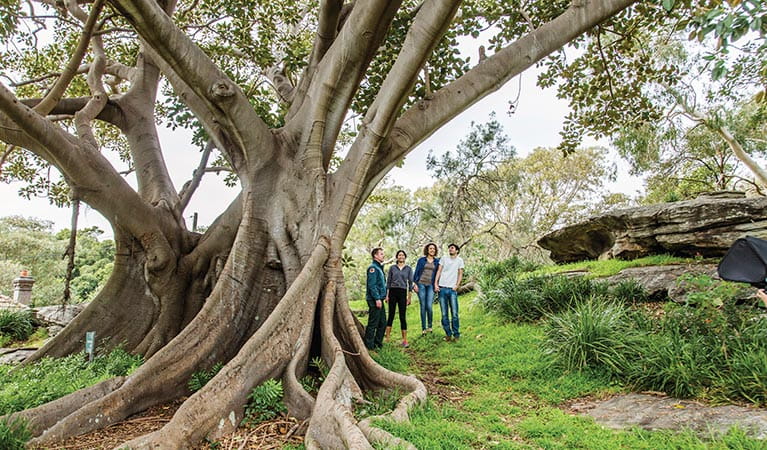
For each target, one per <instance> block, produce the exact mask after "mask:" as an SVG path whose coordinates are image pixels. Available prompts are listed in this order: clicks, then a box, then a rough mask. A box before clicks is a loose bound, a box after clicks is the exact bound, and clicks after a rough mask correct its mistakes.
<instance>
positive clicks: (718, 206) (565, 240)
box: [538, 193, 767, 262]
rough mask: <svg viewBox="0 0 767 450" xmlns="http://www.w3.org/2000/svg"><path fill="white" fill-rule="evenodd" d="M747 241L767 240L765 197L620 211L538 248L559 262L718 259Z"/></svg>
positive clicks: (548, 238)
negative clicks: (653, 257) (661, 256)
mask: <svg viewBox="0 0 767 450" xmlns="http://www.w3.org/2000/svg"><path fill="white" fill-rule="evenodd" d="M746 235H751V236H757V237H765V236H767V197H757V198H745V197H744V196H743V195H742V193H741V194H738V193H729V194H728V195H722V194H718V195H701V196H700V197H698V198H697V199H695V200H687V201H681V202H673V203H661V204H657V205H650V206H641V207H636V208H625V209H618V210H614V211H610V212H607V213H605V214H603V215H600V216H595V217H592V218H590V219H588V220H586V221H584V222H581V223H577V224H575V225H570V226H567V227H564V228H561V229H559V230H556V231H553V232H551V233H549V234H547V235H545V236H543V237H542V238H541V239H539V240H538V245H540V246H541V247H543V248H545V249H547V250H549V251H550V252H551V255H550V257H551V259H552V260H554V261H556V262H573V261H582V260H588V259H600V258H601V259H609V258H620V259H634V258H639V257H642V256H647V255H652V254H662V253H668V254H671V255H677V256H698V255H700V256H704V257H716V256H722V255H724V253H725V252H726V251H727V249H728V248H729V247H730V245H732V243H733V242H734V241H735V240H736V239H738V238H741V237H744V236H746Z"/></svg>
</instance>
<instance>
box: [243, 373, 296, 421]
mask: <svg viewBox="0 0 767 450" xmlns="http://www.w3.org/2000/svg"><path fill="white" fill-rule="evenodd" d="M248 400H249V401H248V404H247V405H246V406H245V419H243V424H244V425H251V424H255V423H259V422H263V421H265V420H270V419H273V418H275V417H277V415H278V414H280V413H283V412H285V411H286V408H285V404H283V403H282V384H281V383H280V382H279V381H277V380H274V379H272V380H266V381H265V382H264V383H263V384H260V385H258V386H256V387H254V388H253V390H252V391H251V392H250V395H248Z"/></svg>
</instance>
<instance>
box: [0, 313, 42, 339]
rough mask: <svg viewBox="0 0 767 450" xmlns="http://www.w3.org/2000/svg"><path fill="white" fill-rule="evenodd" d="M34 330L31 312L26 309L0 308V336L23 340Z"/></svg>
mask: <svg viewBox="0 0 767 450" xmlns="http://www.w3.org/2000/svg"><path fill="white" fill-rule="evenodd" d="M33 331H34V326H33V325H32V314H31V313H30V312H28V311H10V310H7V309H3V310H0V336H6V337H8V338H10V339H12V340H15V341H24V340H26V339H27V338H28V337H29V336H30V335H32V332H33Z"/></svg>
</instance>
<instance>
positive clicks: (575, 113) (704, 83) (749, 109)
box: [539, 1, 767, 203]
mask: <svg viewBox="0 0 767 450" xmlns="http://www.w3.org/2000/svg"><path fill="white" fill-rule="evenodd" d="M661 3H663V4H664V5H665V6H668V5H667V4H668V3H673V4H675V7H673V8H671V7H668V8H666V9H664V8H663V7H662V6H661ZM732 3H733V5H730V6H727V5H726V4H725V2H712V3H709V4H706V5H705V6H704V5H701V4H699V3H698V2H689V1H676V2H674V1H668V2H667V1H664V2H643V3H641V4H640V5H637V7H636V10H637V12H638V14H636V15H624V16H620V17H618V18H616V19H615V20H613V21H612V22H611V23H607V24H604V25H602V26H600V27H597V29H596V30H594V31H593V32H592V33H590V35H589V38H588V39H587V42H586V43H585V44H586V45H585V46H584V47H583V49H582V51H581V52H579V54H578V55H576V56H575V57H568V56H570V55H566V54H565V53H566V52H565V51H563V52H562V53H560V55H558V56H556V57H553V58H551V59H550V60H549V61H548V62H547V63H546V65H547V70H546V71H545V72H544V73H543V74H542V75H541V77H540V78H539V84H540V85H541V86H544V87H550V86H551V87H553V86H557V89H558V96H559V97H561V98H564V99H567V100H568V101H569V104H570V108H571V112H570V113H569V114H568V116H567V117H566V119H565V123H564V127H563V130H562V132H561V135H562V144H561V146H560V147H561V148H562V149H564V150H565V151H573V150H574V149H575V148H576V147H577V146H578V145H579V143H580V142H581V140H582V138H583V136H585V135H590V136H592V137H595V138H603V137H607V138H610V139H612V141H613V144H614V145H615V147H616V148H617V149H618V151H619V152H620V153H621V156H623V157H624V158H626V159H627V160H628V161H629V162H630V163H631V165H632V169H633V171H634V172H635V173H642V174H646V175H649V180H648V186H647V187H648V190H649V191H650V192H649V195H648V198H647V199H645V201H646V202H648V203H650V202H658V201H662V200H664V199H665V198H666V196H667V195H669V194H672V195H673V197H671V198H690V197H694V196H695V195H696V194H697V193H699V192H703V191H707V190H715V189H732V188H739V189H752V188H754V187H755V186H754V182H753V176H754V175H753V174H749V173H748V171H747V170H745V169H744V167H743V165H742V164H741V160H743V159H744V157H742V156H740V155H739V154H737V153H736V152H735V150H734V149H733V148H732V145H731V144H730V143H729V142H728V141H727V139H726V138H725V134H727V133H729V134H731V135H732V136H734V138H735V140H736V141H737V143H738V144H739V145H740V146H742V148H743V152H744V153H745V154H746V155H750V156H751V157H754V156H763V155H764V154H765V151H767V147H765V143H764V141H763V140H762V139H761V136H762V135H763V134H764V127H765V119H764V118H765V115H764V112H763V109H764V103H763V102H760V101H759V98H760V93H762V94H761V98H764V95H763V89H764V85H765V74H767V72H765V70H764V68H765V65H764V61H765V58H764V50H765V46H764V45H763V43H762V44H761V45H760V44H758V43H756V41H759V40H763V37H761V36H760V37H755V38H754V39H752V37H754V36H756V35H755V34H754V33H752V34H751V35H749V36H748V37H744V39H743V40H745V41H746V42H745V43H743V44H742V45H740V46H739V47H738V48H737V50H736V49H735V47H733V46H731V47H729V50H723V51H721V52H719V51H717V50H716V46H717V45H720V46H721V45H722V44H725V45H726V43H727V41H728V39H729V38H730V37H741V36H743V35H742V31H743V30H744V28H743V24H746V27H745V29H748V22H749V21H750V22H751V25H752V26H756V27H757V29H758V28H760V27H761V22H760V21H761V19H760V18H757V17H752V18H750V19H748V20H746V19H745V18H744V17H739V18H734V17H733V16H728V15H726V14H723V13H722V9H738V8H739V7H741V6H742V5H740V6H738V5H737V4H740V3H741V2H732ZM742 3H743V5H745V4H749V3H751V2H742ZM754 3H759V2H754ZM743 7H744V8H746V9H752V7H751V6H748V7H745V6H743ZM759 8H761V7H759ZM725 16H727V17H728V18H726V19H725V18H724V17H725ZM686 28H689V29H692V31H693V32H692V34H691V35H690V38H695V39H698V40H699V41H700V42H696V43H693V42H688V41H687V39H686V38H685V36H683V31H684V30H685V29H686ZM712 32H715V34H716V35H717V37H718V38H719V42H718V43H715V42H712V40H711V39H708V40H704V37H705V36H706V35H707V34H709V33H712ZM730 32H733V33H734V34H728V33H730ZM720 48H721V47H720ZM728 52H731V54H728ZM725 73H727V75H726V76H725ZM736 155H737V157H736Z"/></svg>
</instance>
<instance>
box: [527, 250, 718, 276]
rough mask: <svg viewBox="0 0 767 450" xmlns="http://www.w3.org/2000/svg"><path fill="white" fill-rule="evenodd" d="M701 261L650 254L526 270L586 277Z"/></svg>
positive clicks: (534, 273)
mask: <svg viewBox="0 0 767 450" xmlns="http://www.w3.org/2000/svg"><path fill="white" fill-rule="evenodd" d="M700 262H703V261H702V260H700V259H695V258H680V257H677V256H671V255H652V256H645V257H644V258H638V259H632V260H630V261H624V260H621V259H608V260H604V261H596V260H594V261H579V262H574V263H569V264H561V265H548V266H543V267H541V268H539V269H536V270H533V271H531V272H527V274H529V276H536V275H549V274H555V273H562V272H574V271H587V272H589V273H588V275H587V276H588V277H609V276H611V275H615V274H617V273H618V272H620V271H621V270H623V269H628V268H629V267H643V266H663V265H667V264H692V263H700Z"/></svg>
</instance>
